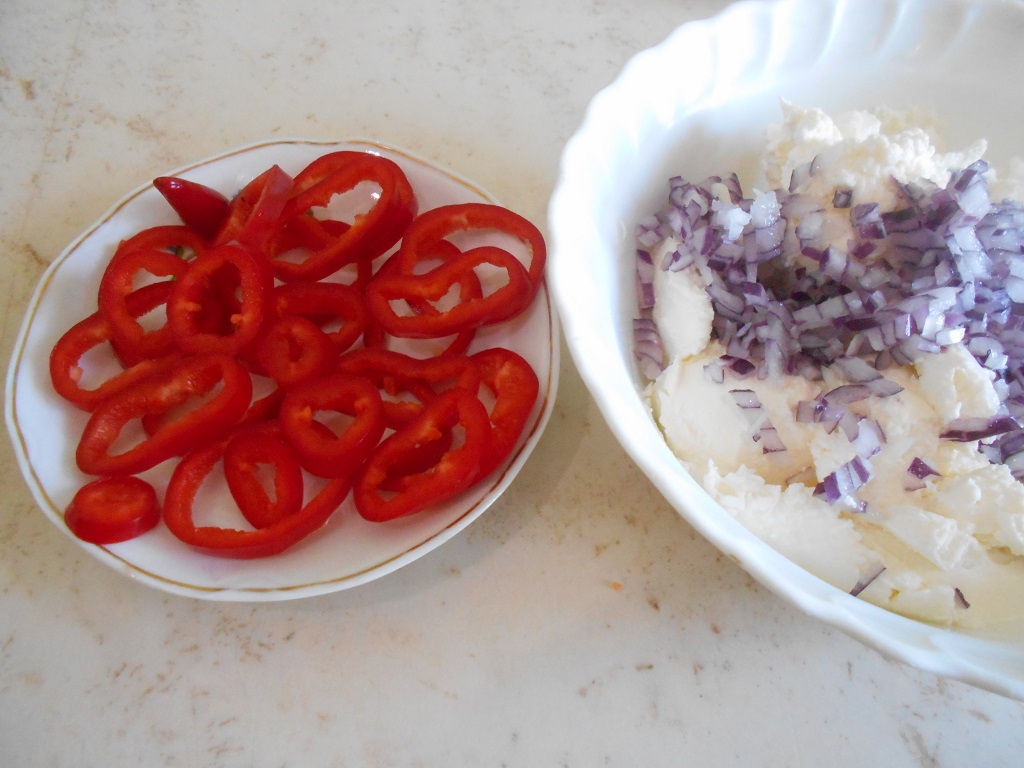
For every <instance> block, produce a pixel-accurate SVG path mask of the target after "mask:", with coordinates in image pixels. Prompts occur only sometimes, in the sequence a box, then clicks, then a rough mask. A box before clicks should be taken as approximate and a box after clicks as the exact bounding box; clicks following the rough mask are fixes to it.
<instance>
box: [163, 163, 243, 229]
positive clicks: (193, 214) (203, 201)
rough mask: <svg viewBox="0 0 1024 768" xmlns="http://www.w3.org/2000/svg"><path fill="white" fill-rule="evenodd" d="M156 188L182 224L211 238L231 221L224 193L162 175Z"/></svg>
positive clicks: (186, 180)
mask: <svg viewBox="0 0 1024 768" xmlns="http://www.w3.org/2000/svg"><path fill="white" fill-rule="evenodd" d="M153 186H154V187H155V188H156V190H157V191H158V192H159V193H160V194H161V195H163V198H164V200H166V201H167V203H168V204H169V205H170V206H171V208H173V209H174V212H175V213H177V214H178V216H179V218H181V221H182V223H183V224H184V225H185V226H187V227H191V228H192V229H194V230H195V231H196V232H198V233H199V234H200V235H202V236H203V237H204V238H207V239H210V238H212V237H213V236H214V235H216V234H217V232H218V231H219V230H220V228H221V226H222V225H223V224H224V222H225V221H226V220H227V217H228V210H229V208H230V203H229V202H228V199H227V198H226V197H224V195H222V194H221V193H220V192H218V191H217V190H215V189H211V188H210V187H207V186H206V185H205V184H199V183H198V182H195V181H189V180H188V179H181V178H178V177H176V176H159V177H157V178H155V179H153Z"/></svg>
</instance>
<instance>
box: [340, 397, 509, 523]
mask: <svg viewBox="0 0 1024 768" xmlns="http://www.w3.org/2000/svg"><path fill="white" fill-rule="evenodd" d="M456 425H458V426H461V428H462V431H463V439H462V441H461V444H460V445H458V446H457V447H453V448H449V449H448V450H447V451H445V452H444V454H443V455H442V456H441V457H440V459H439V460H438V462H437V464H436V465H434V466H433V467H432V468H430V469H429V470H427V471H423V472H419V473H417V474H414V475H406V476H404V477H399V475H398V473H397V471H396V467H398V466H400V464H401V463H402V462H406V461H408V460H409V459H410V457H413V458H416V457H418V456H420V455H421V454H420V452H421V450H422V446H424V445H427V444H430V443H432V442H434V441H437V440H438V439H440V438H441V437H442V436H443V435H444V434H445V432H448V431H450V430H452V429H454V428H455V427H456ZM490 439H491V428H490V422H489V421H488V417H487V409H486V408H484V405H483V403H481V402H480V400H479V399H477V397H476V395H474V394H473V393H471V392H468V391H466V390H464V389H460V388H455V389H450V390H447V391H445V392H443V393H441V394H440V395H438V396H437V397H436V398H435V399H434V400H432V401H431V402H430V403H428V404H427V405H426V406H425V407H424V408H423V411H422V412H421V413H420V414H419V416H417V417H416V418H415V419H413V420H412V421H410V422H409V423H408V424H406V425H405V426H404V427H402V428H401V429H399V430H397V431H396V432H394V433H393V434H391V435H389V436H388V437H387V438H385V439H384V441H383V442H381V444H380V445H379V446H377V449H376V450H375V451H374V452H373V453H372V454H371V455H370V458H369V459H368V460H367V462H366V464H365V465H364V466H363V468H362V470H360V472H359V475H358V476H357V477H356V481H355V485H354V488H353V498H354V500H355V504H356V509H357V510H358V511H359V514H360V515H361V516H362V517H363V518H365V519H366V520H370V521H372V522H384V521H387V520H394V519H396V518H399V517H404V516H406V515H412V514H415V513H417V512H421V511H423V510H424V509H426V508H428V507H429V506H431V505H433V504H437V503H439V502H441V501H444V500H446V499H450V498H451V497H453V496H455V495H456V494H458V493H460V492H461V491H464V490H465V489H467V488H468V487H469V486H470V485H472V484H473V483H474V482H475V481H476V480H477V478H478V477H480V467H481V463H482V462H483V461H484V460H485V457H486V456H487V455H488V453H489V451H490ZM385 487H388V488H393V489H395V492H393V493H387V492H385Z"/></svg>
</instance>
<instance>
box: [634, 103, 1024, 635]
mask: <svg viewBox="0 0 1024 768" xmlns="http://www.w3.org/2000/svg"><path fill="white" fill-rule="evenodd" d="M938 146H939V140H938V137H937V134H936V132H935V130H934V128H933V127H931V126H929V125H928V124H927V123H926V122H923V121H922V118H921V116H920V115H915V114H909V113H897V112H891V111H885V110H879V111H877V112H874V113H866V112H859V113H853V114H849V115H845V116H842V117H838V118H835V119H833V118H830V117H829V116H828V115H826V114H825V113H823V112H821V111H820V110H815V109H801V108H799V107H796V106H794V105H791V104H783V121H782V123H781V124H780V125H778V126H776V127H774V128H773V129H771V130H770V131H769V132H768V137H767V148H766V153H765V156H764V162H763V165H762V170H763V173H764V179H763V180H762V181H764V182H766V183H767V184H768V185H770V188H779V187H786V186H788V180H789V176H790V174H791V173H792V171H793V170H794V168H798V167H800V166H801V165H802V164H805V163H808V162H810V161H811V160H812V159H814V158H815V157H817V158H818V160H817V165H818V166H819V167H818V169H817V170H818V172H817V173H816V174H815V175H814V176H813V177H811V179H810V180H809V181H808V183H807V184H806V186H805V187H804V188H802V189H801V190H800V191H803V192H807V193H809V194H813V195H816V196H818V197H820V198H821V199H822V201H823V203H827V204H830V202H831V200H832V197H833V193H834V190H835V189H836V188H837V187H845V188H850V189H852V190H853V195H854V201H855V202H857V201H874V202H880V203H881V204H882V207H883V210H891V209H892V207H893V206H895V205H896V203H897V200H896V199H895V197H894V195H895V192H894V189H895V186H894V185H893V184H892V180H891V179H892V177H893V176H895V177H896V178H897V179H899V180H900V181H905V182H907V181H914V180H915V179H921V178H925V179H929V180H931V181H934V182H935V183H937V184H939V185H943V184H945V183H946V182H947V180H948V179H949V170H950V169H951V168H962V167H965V166H967V165H969V164H970V163H972V162H974V161H975V160H977V159H978V158H979V157H980V156H981V154H982V153H983V152H984V149H985V145H984V142H978V143H976V144H975V145H972V146H971V147H969V148H967V149H966V150H964V151H963V152H955V153H946V152H942V151H940V150H939V149H938ZM726 199H727V198H726ZM847 219H848V216H847ZM743 224H744V222H736V225H737V226H740V227H742V226H743ZM839 236H840V237H841V236H842V233H841V232H840V233H839ZM678 245H679V241H676V240H672V239H671V238H670V239H668V240H666V241H665V242H663V243H662V244H661V245H660V246H658V247H657V248H656V249H654V250H653V253H652V255H653V257H654V263H655V264H659V263H661V262H662V260H663V259H664V257H665V255H666V254H669V253H671V252H672V251H673V250H675V249H676V248H677V246H678ZM654 295H655V302H656V303H655V307H654V312H653V316H654V319H655V321H656V322H657V324H658V327H659V330H660V333H661V339H662V344H663V347H664V350H665V359H666V363H667V365H666V367H665V370H664V372H663V373H662V374H661V375H660V376H659V377H658V378H657V380H656V381H654V382H653V383H652V384H651V385H650V386H649V388H648V390H647V395H648V398H649V402H650V405H651V410H652V413H653V415H654V417H655V418H656V420H657V422H658V424H659V425H660V427H661V429H662V431H663V433H664V435H665V439H666V441H667V442H668V444H669V446H670V447H671V448H672V450H673V451H674V452H675V453H676V455H677V456H678V457H679V458H680V460H682V461H683V462H684V464H685V465H686V466H687V467H688V468H689V469H690V470H691V471H692V472H693V474H694V475H695V477H697V479H698V480H699V481H700V482H701V483H702V484H703V485H704V487H705V488H706V489H707V490H708V491H709V492H710V493H711V494H712V495H713V496H714V497H715V498H716V499H717V500H718V501H719V502H720V503H721V504H722V505H723V506H724V507H725V509H727V510H728V511H729V512H730V513H731V514H733V515H734V516H735V517H736V518H737V519H738V520H739V521H740V522H742V523H743V524H744V525H745V526H747V527H748V528H749V529H751V530H752V531H753V532H755V533H756V534H758V535H759V536H760V537H762V538H763V539H764V540H765V541H766V542H767V543H769V544H770V545H772V546H773V547H775V548H776V549H778V550H779V551H780V552H781V553H782V554H784V555H786V556H787V557H789V558H790V559H792V560H793V561H795V562H796V563H797V564H799V565H801V566H802V567H804V568H806V569H807V570H809V571H811V572H812V573H815V574H816V575H818V576H819V577H821V578H823V579H825V580H827V581H828V582H830V583H832V584H833V585H835V586H837V587H839V588H841V589H843V590H850V591H859V590H862V591H859V594H860V596H861V597H862V598H863V599H866V600H869V601H871V602H873V603H875V604H877V605H880V606H883V607H886V608H888V609H891V610H893V611H895V612H898V613H902V614H905V615H908V616H911V617H915V618H919V619H924V620H928V621H934V622H937V623H941V624H959V625H969V626H980V625H985V624H988V623H992V622H996V621H1004V620H1008V619H1015V618H1020V617H1024V600H1020V599H1019V598H1018V597H1017V596H1018V595H1020V594H1024V486H1022V485H1021V484H1020V483H1018V482H1017V481H1016V480H1015V479H1014V478H1013V476H1012V475H1011V474H1010V471H1009V470H1008V469H1007V467H1005V466H1003V465H996V464H991V463H989V462H988V461H987V460H986V459H985V458H984V456H983V455H982V454H981V453H979V451H978V446H977V443H957V442H951V441H949V440H943V439H940V438H939V433H940V432H941V431H942V429H943V427H944V425H946V424H948V423H949V422H950V421H951V420H952V419H956V418H964V417H969V416H977V417H982V418H987V417H990V416H992V415H993V414H995V413H996V412H997V410H998V409H999V407H1000V398H999V395H998V393H997V392H996V390H995V388H994V386H993V374H992V372H991V371H989V370H987V369H986V368H984V367H983V366H982V365H981V364H979V363H978V361H977V360H976V359H975V357H974V356H973V355H972V354H970V352H968V351H967V350H966V349H965V348H964V347H963V346H962V345H960V344H952V345H950V346H948V347H947V348H946V349H944V351H942V352H941V353H938V354H930V355H925V356H923V357H922V358H921V359H920V360H918V361H916V363H915V364H914V365H913V366H906V367H904V368H900V369H891V370H887V371H886V372H885V373H886V377H887V378H889V379H890V380H893V381H895V382H896V383H898V384H899V385H901V386H902V387H903V390H902V391H901V392H899V393H898V394H896V395H894V396H891V397H884V398H879V397H872V398H868V399H865V400H862V401H860V402H857V403H853V404H852V405H850V406H849V409H850V410H851V411H853V412H855V413H856V414H858V415H860V416H863V417H866V418H869V419H874V420H875V421H876V422H877V423H878V425H879V426H880V427H881V429H882V431H883V433H884V437H885V441H884V444H883V445H882V447H881V450H880V451H879V452H878V453H877V454H876V455H874V456H872V457H871V459H870V463H871V468H872V476H871V479H870V480H869V481H868V482H867V483H866V484H865V485H863V486H862V487H861V488H860V489H859V490H858V498H859V499H860V500H861V501H862V502H864V503H865V504H866V507H865V508H864V510H863V511H853V510H851V509H850V508H848V507H844V506H843V505H842V504H829V503H827V502H826V501H825V500H824V499H823V498H822V497H821V496H817V495H815V494H814V488H815V486H816V485H817V484H818V483H820V482H821V481H822V480H823V479H824V478H825V477H827V476H828V475H829V473H831V472H833V471H835V470H836V469H837V468H838V467H840V466H842V465H843V464H844V463H846V462H848V461H850V460H851V458H853V457H854V456H855V455H856V447H855V445H854V444H853V443H851V442H850V440H849V439H847V438H846V437H845V436H844V435H843V434H841V432H840V431H838V430H837V431H834V432H831V433H828V432H827V431H825V430H823V429H822V428H821V426H820V425H819V424H815V423H801V422H798V421H797V420H796V418H795V415H794V414H795V411H796V406H797V403H798V402H800V401H802V400H812V399H814V398H815V397H816V396H817V395H819V394H820V393H821V392H823V391H825V390H827V389H828V388H830V387H832V386H837V385H838V384H841V383H844V382H843V379H842V378H841V376H840V375H839V374H838V373H837V372H835V371H831V370H828V371H826V372H825V380H824V381H821V382H813V381H810V380H808V379H806V378H804V377H801V376H787V377H783V378H766V379H763V380H762V379H758V378H757V377H749V378H746V379H743V381H742V384H735V383H733V384H732V387H735V386H742V387H744V388H749V389H751V390H753V391H754V392H755V393H756V395H757V397H758V399H759V400H760V403H761V408H760V409H759V410H758V411H757V414H756V415H757V419H758V420H759V421H758V422H757V423H752V421H751V418H750V416H749V415H748V414H747V412H745V411H744V410H743V409H741V408H739V407H738V406H737V403H736V401H735V400H734V399H733V396H732V395H731V394H730V389H731V388H732V387H730V386H728V384H729V382H727V383H726V384H725V385H723V384H722V383H716V382H715V381H713V380H712V379H711V378H710V377H709V376H708V374H707V372H706V366H707V364H708V363H709V362H711V361H714V360H716V359H718V358H719V357H720V356H721V355H722V354H723V352H724V349H723V347H722V346H721V345H720V344H719V343H718V342H717V341H715V340H714V339H713V338H712V332H711V328H712V319H713V317H714V309H713V307H712V303H711V300H710V299H709V297H708V294H707V292H706V291H705V290H704V282H703V281H702V279H701V276H700V275H699V274H698V273H697V270H696V268H695V267H688V268H685V269H681V270H678V271H664V270H660V269H659V270H656V271H655V277H654ZM766 419H767V420H768V421H770V423H771V425H772V426H774V428H775V430H776V431H777V433H778V436H779V437H780V438H781V440H782V443H783V444H784V445H785V446H786V450H784V451H780V452H770V453H766V452H764V451H763V450H762V446H761V445H760V444H759V443H758V442H756V441H755V440H754V439H753V436H754V435H755V434H756V432H757V429H758V427H759V425H763V424H764V421H765V420H766ZM915 459H920V460H923V461H924V462H926V463H927V464H928V465H929V466H930V467H932V468H933V469H934V470H935V471H936V473H937V474H936V475H933V476H930V477H928V478H926V480H925V481H924V482H923V484H922V485H923V487H918V488H916V489H913V490H911V489H908V484H907V476H908V473H907V470H908V467H909V466H910V465H911V462H913V461H914V460H915ZM865 583H866V584H867V586H866V587H865V586H864V584H865ZM968 603H969V604H970V607H969V609H968V608H967V604H968Z"/></svg>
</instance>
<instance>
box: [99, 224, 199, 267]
mask: <svg viewBox="0 0 1024 768" xmlns="http://www.w3.org/2000/svg"><path fill="white" fill-rule="evenodd" d="M205 249H206V241H205V240H204V239H203V237H202V236H201V235H200V234H199V233H198V232H196V231H195V230H194V229H192V228H191V227H186V226H184V225H182V224H160V225H157V226H155V227H148V228H146V229H143V230H142V231H141V232H137V233H136V234H134V235H132V236H131V237H129V238H128V239H127V240H122V241H121V242H120V244H118V246H117V248H116V249H115V250H114V255H113V256H112V257H111V260H112V261H117V260H118V259H120V258H121V257H122V256H124V255H125V254H128V253H131V252H132V251H138V250H144V251H166V252H167V253H173V254H174V255H176V256H178V258H180V259H182V260H183V261H189V260H191V259H193V258H195V257H197V256H198V255H199V254H201V253H202V252H203V251H204V250H205Z"/></svg>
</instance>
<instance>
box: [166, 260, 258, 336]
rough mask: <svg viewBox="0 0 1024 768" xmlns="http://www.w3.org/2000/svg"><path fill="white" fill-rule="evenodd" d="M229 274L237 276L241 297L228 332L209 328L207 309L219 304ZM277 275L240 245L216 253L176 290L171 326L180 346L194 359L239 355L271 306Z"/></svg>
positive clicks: (169, 314) (169, 316)
mask: <svg viewBox="0 0 1024 768" xmlns="http://www.w3.org/2000/svg"><path fill="white" fill-rule="evenodd" d="M226 275H235V276H236V277H235V278H234V279H235V285H237V286H238V287H239V291H240V295H241V298H240V300H239V303H238V307H237V309H236V311H235V312H234V314H232V315H231V317H230V326H231V327H230V329H228V332H227V333H221V332H219V331H220V330H221V329H219V328H210V327H208V326H207V324H206V323H204V318H207V317H208V315H207V314H204V305H207V304H209V303H211V302H217V301H219V300H220V298H221V296H222V295H223V292H224V290H225V287H224V285H223V281H224V280H225V279H227V277H226ZM272 290H273V275H272V274H271V272H270V265H269V264H268V262H267V260H266V259H264V258H263V257H261V256H260V255H259V254H257V253H254V252H253V251H252V250H250V249H248V248H244V247H241V246H239V245H237V244H229V245H221V246H218V247H216V248H211V249H210V250H209V251H207V252H206V253H205V254H204V255H203V256H202V257H201V258H199V259H196V261H194V262H193V263H192V265H191V266H190V267H189V269H188V270H187V271H186V272H185V274H184V275H182V276H181V278H179V279H178V281H177V282H176V283H175V285H174V289H173V290H172V291H171V296H170V298H169V299H168V300H167V325H168V326H169V327H170V331H171V335H172V336H173V337H174V341H175V343H176V344H177V345H178V347H179V348H180V349H181V350H183V351H185V352H189V353H193V354H207V353H228V354H238V353H239V352H240V351H241V350H243V349H245V348H246V347H248V346H249V345H250V344H252V343H253V342H254V341H255V340H256V338H257V336H259V333H260V330H261V328H262V326H263V322H264V319H265V318H266V316H267V311H268V307H269V306H270V294H271V291H272Z"/></svg>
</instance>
